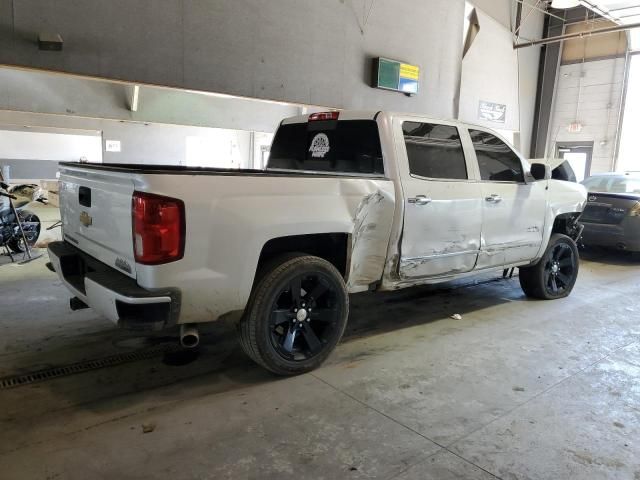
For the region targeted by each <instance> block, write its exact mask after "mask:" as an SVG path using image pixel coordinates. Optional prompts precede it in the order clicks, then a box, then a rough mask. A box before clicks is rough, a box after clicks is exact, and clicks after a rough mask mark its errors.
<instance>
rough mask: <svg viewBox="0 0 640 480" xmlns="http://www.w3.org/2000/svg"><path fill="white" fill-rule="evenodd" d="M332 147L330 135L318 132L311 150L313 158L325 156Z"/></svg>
mask: <svg viewBox="0 0 640 480" xmlns="http://www.w3.org/2000/svg"><path fill="white" fill-rule="evenodd" d="M329 150H331V147H330V146H329V137H327V135H326V134H325V133H318V134H317V135H316V136H315V137H313V140H311V146H310V147H309V151H310V152H311V157H312V158H324V156H325V155H326V154H327V153H329Z"/></svg>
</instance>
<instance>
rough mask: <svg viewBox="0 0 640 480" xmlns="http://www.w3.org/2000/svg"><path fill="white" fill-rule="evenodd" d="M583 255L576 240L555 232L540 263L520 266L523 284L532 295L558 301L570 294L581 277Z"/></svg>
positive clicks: (525, 289) (527, 293) (523, 288)
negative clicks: (579, 251)
mask: <svg viewBox="0 0 640 480" xmlns="http://www.w3.org/2000/svg"><path fill="white" fill-rule="evenodd" d="M579 267H580V258H579V256H578V247H577V246H576V244H575V242H574V241H573V240H572V239H571V238H569V237H567V236H566V235H561V234H559V233H555V234H553V235H552V236H551V239H550V240H549V245H548V246H547V250H546V251H545V252H544V255H543V256H542V258H541V259H540V261H539V262H538V263H536V264H535V265H532V266H530V267H520V286H521V287H522V290H523V291H524V293H525V294H526V295H527V296H528V297H533V298H540V299H543V300H554V299H556V298H563V297H566V296H567V295H569V294H570V293H571V290H573V286H574V285H575V283H576V280H577V278H578V270H579Z"/></svg>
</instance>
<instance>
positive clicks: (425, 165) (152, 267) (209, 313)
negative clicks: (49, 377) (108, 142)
mask: <svg viewBox="0 0 640 480" xmlns="http://www.w3.org/2000/svg"><path fill="white" fill-rule="evenodd" d="M60 180H61V190H60V203H61V207H60V208H61V212H62V221H63V241H61V242H55V243H52V244H50V245H49V256H50V258H51V265H50V267H51V268H53V269H54V270H55V271H56V272H57V273H58V275H59V276H60V278H61V280H62V282H63V283H64V284H65V285H66V286H67V287H68V289H69V290H71V292H72V293H73V295H74V298H72V299H71V306H72V308H74V309H77V308H85V307H87V306H89V307H91V308H93V309H94V310H95V311H96V312H99V313H100V314H101V315H103V316H105V317H107V318H108V319H110V320H112V321H113V322H114V323H116V324H118V325H119V326H123V327H127V328H134V329H136V328H138V329H162V328H167V327H172V326H176V325H180V326H181V340H182V343H183V345H185V346H195V345H196V344H197V342H198V335H197V324H199V323H202V322H211V321H216V320H218V319H221V318H233V319H235V320H236V321H237V324H238V333H239V338H240V343H241V344H242V348H243V349H244V351H245V352H246V353H247V354H248V355H249V356H250V357H251V358H253V359H254V360H255V361H256V362H258V363H259V364H261V365H263V366H264V367H266V368H267V369H269V370H271V371H272V372H275V373H277V374H282V375H287V374H297V373H301V372H305V371H308V370H311V369H313V368H315V367H317V366H318V365H319V364H320V363H321V362H322V361H324V360H325V359H326V358H327V356H328V355H329V353H330V352H331V351H332V349H333V348H334V347H335V346H336V344H337V343H338V341H339V340H340V338H341V336H342V334H343V332H344V329H345V325H346V322H347V317H348V313H349V294H350V293H357V292H363V291H367V290H375V291H383V290H395V289H400V288H404V287H411V286H415V285H420V284H425V283H436V282H444V281H449V280H452V279H457V278H460V277H463V276H467V275H472V274H476V273H478V272H486V271H488V270H490V269H507V268H511V267H520V274H519V278H520V284H521V285H522V288H523V290H524V292H525V293H526V294H527V295H529V296H532V297H536V298H544V299H554V298H560V297H564V296H566V295H568V294H569V293H570V292H571V290H572V288H573V286H574V283H575V281H576V277H577V275H578V252H577V250H576V245H575V240H576V239H577V238H578V236H579V234H580V228H579V224H578V223H577V220H578V218H579V216H580V214H581V212H582V210H583V208H584V205H585V202H586V191H585V189H584V187H582V186H581V185H578V184H575V183H570V182H564V181H559V180H552V179H550V172H549V167H548V166H547V165H544V164H533V165H531V166H530V165H529V164H528V163H527V161H526V160H525V159H523V158H522V157H521V156H520V155H519V154H518V153H516V152H515V151H514V150H513V149H512V148H511V147H510V146H509V145H508V144H507V143H506V142H505V141H504V140H503V139H502V138H501V137H500V136H499V135H497V134H496V133H494V132H492V131H490V130H487V129H485V128H482V127H476V126H471V125H466V124H463V123H459V122H454V121H451V122H449V121H441V120H433V119H430V118H425V117H423V116H419V115H408V114H399V113H387V112H351V111H341V112H323V113H314V114H311V115H308V116H300V117H295V118H289V119H286V120H284V121H282V123H281V124H280V126H279V128H278V130H277V133H276V135H275V138H274V141H273V145H272V147H271V154H270V159H269V162H268V167H267V168H266V170H264V171H262V170H221V169H206V168H202V169H201V168H188V167H161V166H151V165H115V164H111V165H110V164H92V165H90V164H75V163H63V164H61V167H60Z"/></svg>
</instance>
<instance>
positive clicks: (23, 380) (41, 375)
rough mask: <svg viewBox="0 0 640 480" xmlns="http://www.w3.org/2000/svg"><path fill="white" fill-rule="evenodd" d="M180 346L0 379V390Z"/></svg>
mask: <svg viewBox="0 0 640 480" xmlns="http://www.w3.org/2000/svg"><path fill="white" fill-rule="evenodd" d="M180 349H181V348H180V346H179V345H176V344H165V345H158V346H156V347H152V348H147V349H144V350H137V351H134V352H128V353H119V354H117V355H111V356H108V357H103V358H98V359H95V360H86V361H84V362H78V363H72V364H70V365H63V366H60V367H52V368H46V369H43V370H38V371H35V372H31V373H25V374H22V375H13V376H9V377H3V378H0V390H5V389H7V388H13V387H21V386H23V385H30V384H32V383H38V382H44V381H46V380H53V379H54V378H60V377H67V376H69V375H75V374H77V373H84V372H88V371H91V370H99V369H101V368H106V367H113V366H116V365H122V364H123V363H129V362H136V361H139V360H147V359H149V358H153V357H159V356H161V355H164V354H167V353H172V352H176V351H178V350H180Z"/></svg>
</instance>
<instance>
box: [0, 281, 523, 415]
mask: <svg viewBox="0 0 640 480" xmlns="http://www.w3.org/2000/svg"><path fill="white" fill-rule="evenodd" d="M510 301H526V300H525V299H524V297H523V295H522V292H521V291H520V289H519V286H518V281H517V279H511V280H497V279H496V275H495V274H494V275H493V276H491V277H485V278H483V279H480V280H479V279H474V280H472V281H469V280H467V281H466V282H465V283H462V282H458V283H456V284H444V285H438V286H423V287H415V288H410V289H406V290H402V291H397V292H388V293H377V294H374V293H365V294H359V295H354V296H352V299H351V315H350V319H349V324H348V327H347V330H346V332H345V336H344V339H343V342H342V343H343V344H348V343H349V342H351V341H355V340H357V339H362V338H366V337H370V336H373V335H378V334H381V333H385V332H391V331H399V330H401V329H405V328H409V327H413V326H417V325H424V324H428V323H431V322H436V321H438V320H443V319H448V318H449V317H450V316H451V315H452V314H455V313H457V314H460V315H462V316H463V317H464V315H466V314H468V313H470V312H475V311H478V310H482V309H485V308H489V307H492V306H495V305H498V304H501V303H505V302H510ZM177 335H178V332H177V329H176V330H174V331H169V332H163V333H162V334H157V335H151V336H144V335H142V334H140V333H136V332H126V331H122V330H117V329H113V328H111V329H109V330H99V331H93V332H87V333H84V334H79V335H70V336H68V337H67V338H66V339H65V341H64V342H61V341H56V342H55V343H54V344H51V343H50V342H38V341H37V340H35V341H34V343H33V346H32V348H30V350H29V351H27V352H23V353H22V354H21V356H20V358H19V365H16V367H17V371H16V373H18V372H20V373H24V372H25V371H32V370H37V369H40V368H42V367H43V366H60V362H59V359H60V358H65V362H64V363H66V364H69V363H73V362H78V361H82V360H86V359H96V358H100V357H104V356H106V355H113V354H117V353H122V352H135V351H138V350H141V349H145V348H149V347H153V346H157V345H161V344H163V343H167V344H169V343H170V344H174V343H175V342H176V341H177ZM200 336H201V346H200V347H199V352H198V355H197V356H196V357H195V358H193V359H192V360H193V361H185V360H189V359H188V358H187V359H185V358H182V359H181V358H179V356H178V357H173V358H171V357H166V356H165V357H164V358H162V357H160V356H158V357H156V358H150V359H145V360H142V361H135V362H131V363H124V364H121V365H117V366H112V367H108V368H102V369H99V370H93V371H89V372H85V373H81V374H76V375H71V376H68V377H63V378H58V379H54V380H49V381H44V382H41V383H37V384H33V385H28V386H23V387H17V388H14V389H9V390H4V391H2V390H0V403H2V405H3V409H4V411H5V412H6V415H2V416H0V421H2V420H5V421H6V420H16V419H25V418H34V417H37V416H38V415H45V414H47V413H48V412H50V411H52V410H55V409H58V408H68V407H71V406H73V407H74V408H77V407H82V409H85V410H90V411H100V412H105V411H110V410H118V409H120V408H122V406H123V404H122V403H121V400H122V398H121V397H123V396H124V395H130V394H135V400H133V399H131V398H130V397H129V396H127V400H126V401H127V402H129V403H128V406H131V402H134V404H135V402H138V403H139V404H143V403H145V402H146V401H149V399H152V398H154V397H155V393H153V390H154V389H157V388H158V387H166V386H169V385H170V386H172V388H173V389H174V390H176V391H183V392H184V391H190V390H192V389H193V391H199V390H204V391H205V392H206V393H219V392H224V391H229V390H233V389H238V388H244V387H246V386H248V385H255V384H259V383H264V382H273V381H277V380H278V377H276V376H274V375H272V374H270V373H268V372H266V371H264V370H263V369H262V368H261V367H259V366H257V365H255V364H254V363H253V362H252V361H251V360H249V359H248V358H247V357H246V356H245V355H244V353H243V352H242V351H241V349H240V348H239V346H238V344H237V342H236V335H235V325H234V324H232V323H231V322H229V321H220V322H215V323H211V324H207V325H203V326H202V327H201V329H200ZM98 351H100V352H101V354H100V355H99V356H98V355H96V353H94V352H98ZM70 352H71V353H72V355H71V356H70ZM34 394H35V395H34ZM43 396H44V397H50V398H51V400H49V401H47V402H42V397H43ZM30 397H33V398H30ZM107 399H108V401H104V400H107ZM32 401H33V405H30V403H31V402H32ZM25 404H26V406H29V407H30V408H24V407H25ZM21 412H28V413H21Z"/></svg>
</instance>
